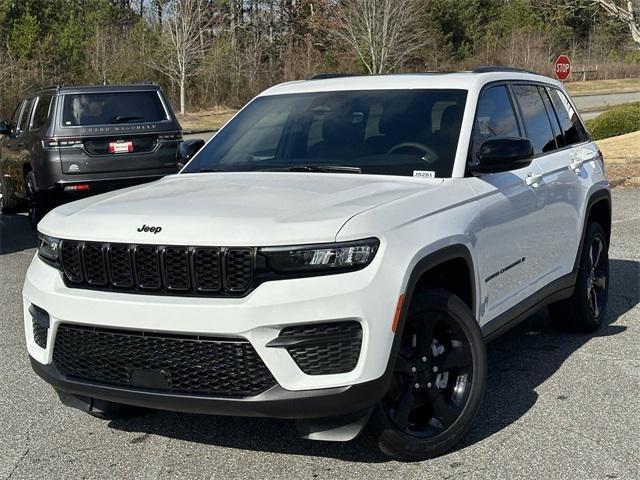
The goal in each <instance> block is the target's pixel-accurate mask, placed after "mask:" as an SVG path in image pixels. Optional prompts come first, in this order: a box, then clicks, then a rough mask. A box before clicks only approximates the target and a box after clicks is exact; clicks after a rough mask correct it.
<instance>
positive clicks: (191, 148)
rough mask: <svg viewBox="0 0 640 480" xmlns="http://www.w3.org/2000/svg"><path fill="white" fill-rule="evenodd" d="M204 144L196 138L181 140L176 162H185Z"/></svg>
mask: <svg viewBox="0 0 640 480" xmlns="http://www.w3.org/2000/svg"><path fill="white" fill-rule="evenodd" d="M203 145H204V140H203V139H201V138H196V139H193V140H183V141H182V143H181V144H180V148H179V149H178V162H180V163H181V164H183V165H184V164H185V163H187V162H188V161H189V160H191V158H192V157H193V156H194V155H195V154H196V152H197V151H198V150H200V149H201V148H202V146H203Z"/></svg>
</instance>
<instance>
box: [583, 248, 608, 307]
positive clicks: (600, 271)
mask: <svg viewBox="0 0 640 480" xmlns="http://www.w3.org/2000/svg"><path fill="white" fill-rule="evenodd" d="M605 249H606V247H605V241H604V239H603V238H602V237H601V236H595V237H594V238H593V241H592V242H591V245H590V246H589V256H588V261H587V268H588V272H589V273H588V275H589V276H588V279H587V301H588V302H589V308H590V309H591V314H592V315H593V317H594V318H598V317H600V314H601V313H602V310H603V307H604V305H605V304H606V300H607V299H606V297H607V274H608V270H609V268H608V258H607V255H606V252H605Z"/></svg>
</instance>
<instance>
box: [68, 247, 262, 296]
mask: <svg viewBox="0 0 640 480" xmlns="http://www.w3.org/2000/svg"><path fill="white" fill-rule="evenodd" d="M61 248H62V251H61V258H62V262H61V263H62V270H63V273H64V280H65V282H66V283H67V285H68V286H71V287H76V288H88V289H93V290H106V291H118V292H130V293H138V294H166V295H197V296H212V297H216V296H221V297H224V296H241V295H244V294H246V293H247V292H248V291H249V290H251V288H252V286H253V281H254V276H255V275H254V271H255V254H256V250H255V248H236V247H233V248H227V247H200V246H198V247H191V246H180V245H178V246H176V245H168V246H167V245H146V244H145V245H134V244H130V245H129V244H119V243H113V244H112V243H101V242H81V241H75V240H63V241H62V247H61Z"/></svg>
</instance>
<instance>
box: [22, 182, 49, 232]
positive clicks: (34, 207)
mask: <svg viewBox="0 0 640 480" xmlns="http://www.w3.org/2000/svg"><path fill="white" fill-rule="evenodd" d="M24 181H25V191H26V194H27V202H28V206H27V208H28V210H27V211H28V213H29V223H30V224H31V227H32V228H33V229H34V230H36V229H37V227H38V222H40V220H42V217H44V216H45V215H46V214H47V213H48V212H49V210H50V207H49V203H48V202H47V201H46V200H45V198H44V195H43V194H42V193H41V192H39V191H38V186H37V185H38V184H37V183H36V176H35V174H34V173H33V170H31V171H29V172H27V175H26V176H25V179H24Z"/></svg>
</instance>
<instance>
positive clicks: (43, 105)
mask: <svg viewBox="0 0 640 480" xmlns="http://www.w3.org/2000/svg"><path fill="white" fill-rule="evenodd" d="M51 99H52V97H51V95H45V96H42V97H38V100H37V101H36V102H37V103H36V107H35V110H34V111H33V119H32V120H31V130H37V129H38V128H42V127H43V126H44V125H45V124H46V123H47V120H48V119H49V116H50V115H51Z"/></svg>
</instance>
